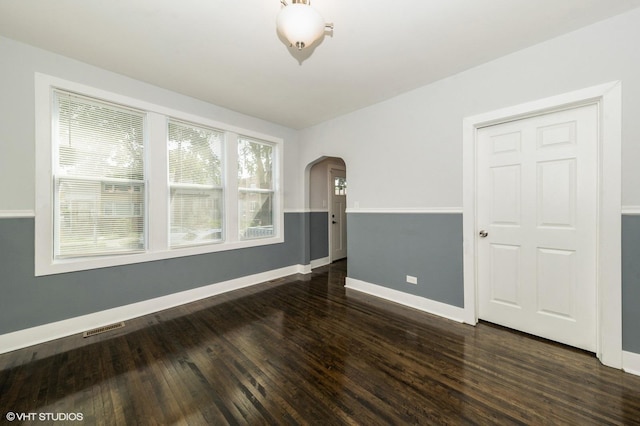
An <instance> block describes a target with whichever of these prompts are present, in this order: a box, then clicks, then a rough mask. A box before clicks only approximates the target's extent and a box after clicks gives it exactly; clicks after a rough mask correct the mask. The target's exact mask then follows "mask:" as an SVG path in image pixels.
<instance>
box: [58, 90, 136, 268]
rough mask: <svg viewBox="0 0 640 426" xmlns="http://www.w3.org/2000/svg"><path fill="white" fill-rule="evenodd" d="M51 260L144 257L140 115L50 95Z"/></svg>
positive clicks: (74, 97) (69, 96)
mask: <svg viewBox="0 0 640 426" xmlns="http://www.w3.org/2000/svg"><path fill="white" fill-rule="evenodd" d="M53 127H54V129H55V132H54V134H53V138H54V140H55V142H54V147H55V151H56V152H55V155H54V158H55V159H56V161H55V163H54V172H53V173H54V182H55V194H54V200H55V209H54V211H53V215H54V223H55V234H54V244H55V248H54V253H55V257H56V258H63V257H69V256H71V257H76V256H90V255H105V254H114V253H130V252H137V251H140V250H142V249H144V241H145V236H144V229H145V223H144V214H143V212H144V137H145V136H144V134H145V115H144V113H142V112H140V111H136V110H132V109H125V108H122V107H119V106H116V105H111V104H108V103H105V102H99V101H96V100H91V99H88V98H84V97H81V96H77V95H74V94H71V93H65V92H62V91H55V92H54V114H53Z"/></svg>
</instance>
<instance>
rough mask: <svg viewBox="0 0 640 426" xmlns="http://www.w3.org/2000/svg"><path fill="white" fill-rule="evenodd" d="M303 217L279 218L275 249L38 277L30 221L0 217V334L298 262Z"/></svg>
mask: <svg viewBox="0 0 640 426" xmlns="http://www.w3.org/2000/svg"><path fill="white" fill-rule="evenodd" d="M303 216H304V214H303V213H286V214H285V242H284V243H281V244H274V245H268V246H260V247H253V248H248V249H238V250H230V251H224V252H217V253H211V254H205V255H198V256H187V257H181V258H174V259H166V260H159V261H154V262H145V263H139V264H135V265H126V266H117V267H111V268H101V269H94V270H90V271H81V272H72V273H66V274H57V275H48V276H42V277H35V276H34V219H32V218H26V219H24V218H20V219H0V253H2V256H0V294H1V295H2V297H1V298H0V334H4V333H9V332H12V331H17V330H21V329H25V328H29V327H34V326H38V325H42V324H46V323H50V322H55V321H60V320H64V319H68V318H73V317H76V316H80V315H85V314H89V313H92V312H98V311H101V310H105V309H109V308H114V307H118V306H123V305H127V304H131V303H135V302H139V301H143V300H148V299H152V298H156V297H160V296H164V295H168V294H171V293H176V292H180V291H184V290H189V289H193V288H197V287H201V286H205V285H209V284H214V283H218V282H222V281H227V280H231V279H234V278H239V277H242V276H246V275H252V274H256V273H260V272H265V271H269V270H273V269H278V268H283V267H286V266H291V265H297V264H304V263H305V262H304V250H303V248H302V246H301V245H302V241H303V240H302V239H301V238H300V235H301V230H302V228H303V226H304V217H303ZM306 263H308V262H306Z"/></svg>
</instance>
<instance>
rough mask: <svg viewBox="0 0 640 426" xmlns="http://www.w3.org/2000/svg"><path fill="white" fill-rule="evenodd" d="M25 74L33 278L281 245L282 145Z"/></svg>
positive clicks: (188, 116)
mask: <svg viewBox="0 0 640 426" xmlns="http://www.w3.org/2000/svg"><path fill="white" fill-rule="evenodd" d="M35 81H36V85H35V88H36V90H35V95H36V103H35V109H36V127H35V130H36V170H38V173H37V174H36V199H37V203H36V218H35V219H36V220H35V240H36V241H35V245H36V253H35V258H36V261H35V266H36V268H35V273H36V276H41V275H49V274H57V273H64V272H72V271H80V270H87V269H93V268H102V267H110V266H117V265H126V264H132V263H137V262H147V261H155V260H162V259H168V258H174V257H180V256H191V255H199V254H204V253H211V252H217V251H224V250H235V249H241V248H247V247H254V246H261V245H268V244H276V243H281V242H283V241H284V236H283V229H284V212H283V208H282V204H283V199H282V195H281V192H282V188H281V182H282V169H281V167H280V165H281V164H282V156H283V151H282V140H280V139H278V138H274V137H271V136H268V135H263V134H260V133H255V132H252V131H248V130H246V129H239V128H234V127H231V126H227V125H225V124H223V123H218V122H215V121H213V120H211V119H209V118H204V117H199V116H196V115H193V114H189V113H185V112H182V111H177V110H174V109H171V108H167V107H164V106H161V105H156V104H150V103H147V102H144V101H140V100H137V99H134V98H130V97H127V96H124V95H120V94H114V93H110V92H106V91H103V90H100V89H96V88H93V87H88V86H84V85H81V84H77V83H73V82H70V81H66V80H62V79H58V78H55V77H51V76H47V75H44V74H39V73H37V74H36V79H35ZM239 135H243V136H239Z"/></svg>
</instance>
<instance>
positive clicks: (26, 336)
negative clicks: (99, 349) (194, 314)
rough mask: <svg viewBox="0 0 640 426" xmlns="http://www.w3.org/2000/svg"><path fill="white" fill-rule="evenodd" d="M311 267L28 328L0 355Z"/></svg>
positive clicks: (0, 348) (1, 345)
mask: <svg viewBox="0 0 640 426" xmlns="http://www.w3.org/2000/svg"><path fill="white" fill-rule="evenodd" d="M308 267H309V265H306V266H304V265H293V266H288V267H286V268H281V269H275V270H272V271H267V272H262V273H260V274H255V275H249V276H246V277H241V278H236V279H233V280H229V281H223V282H220V283H216V284H211V285H207V286H204V287H198V288H194V289H192V290H187V291H182V292H179V293H174V294H169V295H167V296H162V297H157V298H155V299H150V300H145V301H142V302H138V303H132V304H130V305H125V306H119V307H117V308H113V309H107V310H104V311H100V312H94V313H91V314H87V315H82V316H79V317H75V318H69V319H66V320H62V321H57V322H53V323H49V324H44V325H40V326H37V327H32V328H27V329H25V330H19V331H15V332H12V333H7V334H3V335H0V354H2V353H6V352H11V351H15V350H17V349H22V348H25V347H28V346H32V345H36V344H38V343H43V342H47V341H50V340H55V339H59V338H62V337H67V336H71V335H73V334H77V333H82V332H83V331H86V330H90V329H93V328H97V327H102V326H105V325H108V324H113V323H117V322H120V321H126V320H130V319H132V318H137V317H141V316H143V315H148V314H152V313H154V312H159V311H162V310H165V309H169V308H173V307H175V306H179V305H184V304H186V303H190V302H195V301H197V300H201V299H205V298H207V297H211V296H216V295H218V294H222V293H226V292H229V291H233V290H238V289H241V288H244V287H250V286H253V285H256V284H260V283H264V282H266V281H270V280H274V279H277V278H282V277H286V276H288V275H293V274H302V273H306V272H305V271H306V269H307V268H308ZM309 272H310V270H309Z"/></svg>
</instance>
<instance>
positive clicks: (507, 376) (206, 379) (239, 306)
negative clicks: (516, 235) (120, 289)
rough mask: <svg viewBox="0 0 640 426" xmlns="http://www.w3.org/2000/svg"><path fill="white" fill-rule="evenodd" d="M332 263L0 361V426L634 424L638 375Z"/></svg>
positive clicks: (639, 416) (639, 412)
mask: <svg viewBox="0 0 640 426" xmlns="http://www.w3.org/2000/svg"><path fill="white" fill-rule="evenodd" d="M345 273H346V264H345V263H344V262H338V263H336V264H333V265H330V266H328V267H323V268H319V269H316V270H314V272H313V274H311V276H293V277H288V278H285V279H282V280H277V281H274V282H269V283H264V284H262V285H259V286H256V287H251V288H248V289H243V290H238V291H235V292H232V293H227V294H224V295H221V296H216V297H213V298H210V299H206V300H203V301H199V302H196V303H192V304H189V305H184V306H181V307H178V308H174V309H170V310H167V311H163V312H160V313H157V314H154V315H149V316H145V317H142V318H139V319H136V320H132V321H129V322H127V326H126V327H125V328H123V329H120V330H115V331H112V332H109V333H105V334H102V335H98V336H94V337H91V338H87V339H83V338H82V337H80V336H71V337H69V338H65V339H60V340H57V341H54V342H48V343H45V344H41V345H37V346H33V347H30V348H26V349H22V350H19V351H15V352H12V353H8V354H4V355H0V416H1V417H0V423H2V422H4V423H6V424H20V422H19V421H14V422H12V423H9V422H8V421H7V420H6V413H7V412H14V413H80V414H82V419H83V420H82V422H79V421H76V422H66V423H63V424H104V425H125V424H132V425H134V424H141V425H146V424H171V425H173V424H184V425H201V424H202V425H206V424H214V425H218V424H220V425H223V424H234V425H236V424H242V425H244V424H250V425H262V424H265V425H277V424H287V425H295V424H314V425H316V424H319V425H339V424H365V425H392V424H397V425H404V424H428V425H432V424H531V425H544V424H575V425H589V424H597V425H603V424H617V425H622V424H625V425H630V424H640V377H637V376H633V375H630V374H626V373H623V372H622V371H619V370H615V369H611V368H607V367H603V366H602V365H601V364H600V363H599V362H598V360H597V359H596V358H595V356H594V355H593V354H590V353H587V352H583V351H580V350H576V349H572V348H568V347H565V346H562V345H559V344H556V343H552V342H548V341H545V340H542V339H538V338H534V337H531V336H528V335H525V334H522V333H518V332H514V331H510V330H507V329H504V328H501V327H497V326H494V325H491V324H487V323H480V324H479V325H478V326H476V327H471V326H468V325H462V324H457V323H455V322H451V321H448V320H445V319H441V318H437V317H434V316H431V315H428V314H425V313H421V312H417V311H414V310H411V309H408V308H405V307H402V306H399V305H395V304H392V303H389V302H385V301H382V300H379V299H376V298H373V297H370V296H366V295H363V294H359V293H357V292H350V291H346V290H345V288H344V277H345ZM46 423H47V422H40V421H39V420H38V419H36V420H35V421H33V422H29V421H27V422H24V423H23V424H46ZM49 423H51V424H62V423H60V422H58V423H55V422H53V421H51V422H49Z"/></svg>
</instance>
